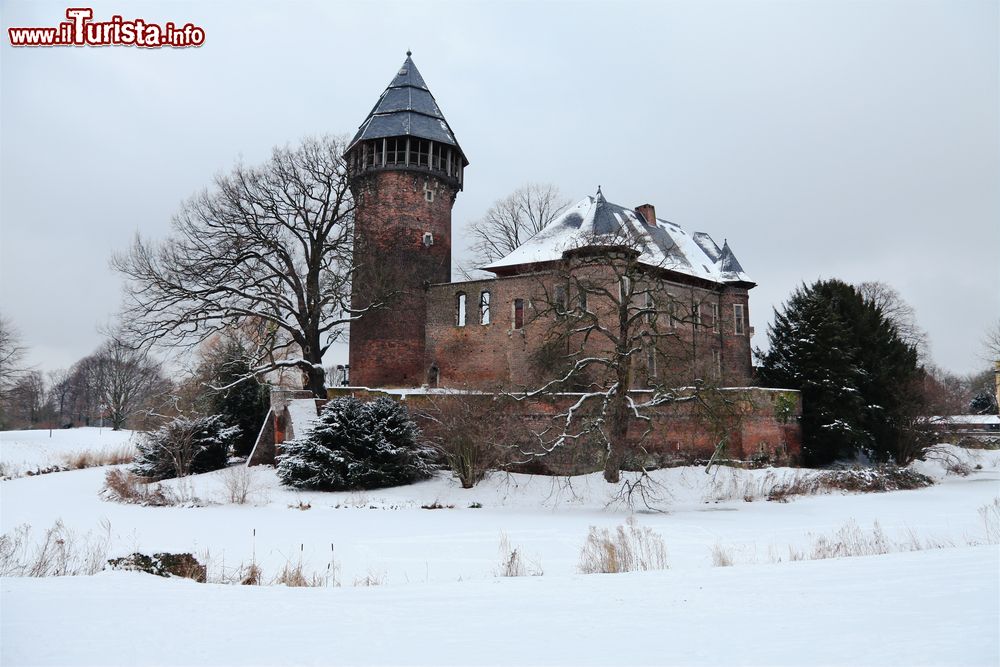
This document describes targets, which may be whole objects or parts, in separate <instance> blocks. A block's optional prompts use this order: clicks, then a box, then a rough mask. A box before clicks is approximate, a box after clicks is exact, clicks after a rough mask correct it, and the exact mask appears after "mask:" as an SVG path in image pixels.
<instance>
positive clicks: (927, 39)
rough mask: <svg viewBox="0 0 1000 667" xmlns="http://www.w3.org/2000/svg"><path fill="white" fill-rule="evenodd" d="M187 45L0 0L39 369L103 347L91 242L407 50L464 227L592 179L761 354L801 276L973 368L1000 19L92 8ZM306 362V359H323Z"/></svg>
mask: <svg viewBox="0 0 1000 667" xmlns="http://www.w3.org/2000/svg"><path fill="white" fill-rule="evenodd" d="M86 6H92V7H93V8H94V14H95V19H104V20H107V19H109V18H110V17H111V15H113V14H116V13H117V14H122V15H123V16H124V17H125V18H126V19H130V18H137V17H138V18H143V19H146V20H148V21H153V22H158V23H164V22H166V21H170V20H172V21H174V22H175V23H180V24H183V23H186V22H193V23H195V24H197V25H200V26H201V27H203V28H204V29H205V32H206V43H205V45H204V46H203V47H201V48H196V49H179V50H171V49H155V50H141V49H137V48H128V47H110V48H66V47H63V48H49V49H39V48H22V49H13V48H11V47H10V46H9V41H8V39H7V34H6V29H7V27H8V26H11V25H14V26H54V25H56V24H57V23H58V22H59V21H60V20H63V17H64V12H65V9H66V7H67V4H66V3H58V4H56V3H48V2H31V3H28V2H9V1H4V2H3V6H2V17H0V18H2V24H3V37H2V41H3V46H2V47H0V94H2V98H0V111H2V116H0V151H2V156H0V170H2V171H0V178H2V184H0V185H2V190H0V311H2V312H3V313H4V314H5V315H6V316H8V317H10V318H11V319H12V320H13V321H14V323H15V325H16V326H17V327H18V328H19V329H20V331H21V332H22V334H23V337H24V341H25V343H27V344H28V345H30V347H31V354H30V360H31V361H32V362H34V363H36V364H37V365H38V366H39V367H40V368H42V369H43V370H52V369H56V368H60V367H65V366H68V365H70V364H72V363H73V362H74V361H76V360H77V359H79V358H80V357H82V356H84V355H85V354H88V353H89V352H90V351H91V350H92V349H93V348H94V347H96V346H97V344H98V343H99V342H100V336H99V334H98V332H97V328H98V327H99V326H100V325H102V324H104V323H106V322H108V321H109V320H110V318H111V317H112V316H113V313H114V311H115V310H116V308H117V304H118V301H119V289H120V279H119V277H118V276H117V275H115V274H113V273H112V272H111V271H110V270H109V269H108V258H109V256H110V254H111V253H112V252H113V251H115V250H118V249H123V248H125V247H126V246H127V245H128V243H129V241H130V239H131V237H132V235H133V234H134V232H135V231H136V230H140V231H141V232H142V233H143V234H144V235H146V236H151V237H162V236H164V235H165V234H166V233H167V231H168V224H169V219H170V216H171V215H172V214H173V213H174V211H176V209H177V207H178V205H179V203H180V202H181V201H182V200H184V199H186V198H187V197H188V196H190V195H192V194H194V193H195V192H196V191H198V190H199V189H200V188H202V187H204V186H206V185H208V183H209V181H210V179H211V177H212V176H213V174H215V173H216V172H218V171H220V170H228V169H229V168H230V167H231V166H232V165H233V164H234V162H235V161H237V160H238V159H240V158H241V157H242V159H243V160H244V161H246V162H248V163H256V162H259V161H261V160H262V159H264V158H265V157H266V156H267V155H268V153H269V151H270V149H271V147H272V146H274V145H276V144H285V143H289V142H291V143H294V142H297V141H298V140H299V139H300V138H302V137H303V136H306V135H310V134H322V133H335V134H336V133H343V134H352V133H353V132H354V131H355V130H356V128H357V126H358V124H359V123H360V122H361V121H362V120H363V119H364V117H365V115H366V114H367V112H368V111H369V109H370V108H371V106H372V105H373V104H374V103H375V101H376V100H377V98H378V96H379V95H380V94H381V92H382V90H383V89H384V87H385V86H386V84H388V82H389V81H390V79H391V78H392V76H393V75H394V74H395V71H396V69H397V68H398V67H399V65H400V63H401V62H402V61H403V58H404V56H405V51H406V49H407V48H411V49H412V50H413V59H414V61H415V62H416V64H417V66H418V67H419V68H420V71H421V73H422V74H423V76H424V78H425V79H426V80H427V83H428V85H429V87H430V89H431V92H433V93H434V95H435V97H436V98H437V101H438V103H439V105H440V106H441V108H442V110H443V111H444V113H445V116H446V117H447V118H448V120H449V122H450V124H451V126H452V128H453V129H454V131H455V133H456V135H457V137H458V140H459V141H460V142H461V144H462V147H463V149H464V150H465V151H466V153H467V154H468V157H469V160H470V161H471V165H470V167H469V169H468V170H467V172H466V189H465V191H464V192H463V193H462V194H461V195H460V196H459V198H458V202H457V204H456V205H455V209H454V221H455V230H454V233H455V245H456V246H457V247H461V246H462V245H464V227H465V225H466V224H467V223H468V222H469V221H471V220H473V219H475V218H476V217H478V216H480V215H482V213H483V212H484V211H485V210H486V208H487V207H488V206H489V205H490V204H491V203H492V202H493V201H494V200H496V199H498V198H500V197H502V196H504V195H506V194H507V193H509V192H510V191H511V190H513V189H514V188H516V187H518V186H519V185H521V184H523V183H525V182H527V181H540V182H549V183H553V184H555V185H557V186H558V187H559V188H560V189H561V190H562V192H563V194H565V195H566V196H568V197H569V198H571V199H573V200H574V201H575V200H578V199H580V198H582V197H583V196H584V195H587V194H591V193H592V192H593V191H594V190H595V189H596V186H597V185H598V184H600V185H601V186H603V190H604V193H605V195H606V196H607V198H608V199H609V200H610V201H613V202H615V203H618V204H622V205H630V206H634V205H637V204H640V203H645V202H649V203H652V204H654V205H655V206H656V211H657V215H658V216H659V217H661V218H667V219H670V220H673V221H675V222H677V223H680V224H681V225H682V226H684V227H685V228H686V229H687V230H688V231H706V232H708V233H710V234H711V235H712V236H713V237H714V238H715V239H716V241H717V242H719V243H720V245H721V243H722V240H723V239H728V240H729V242H730V245H731V246H732V248H733V250H734V252H735V253H736V255H737V257H739V259H740V261H741V262H742V264H743V266H744V268H745V269H746V270H747V272H748V273H749V274H750V275H751V277H753V278H754V279H755V280H756V281H757V282H758V283H759V286H758V287H757V288H756V289H754V290H753V291H752V292H751V301H750V304H751V320H752V323H753V325H754V326H755V327H756V330H757V334H756V336H755V337H754V341H753V342H754V344H755V345H764V344H765V343H766V338H765V334H764V332H765V329H766V325H767V323H768V322H769V321H770V319H771V310H772V307H773V306H776V305H778V304H780V303H781V302H782V301H784V300H785V299H786V298H787V296H788V295H789V293H790V292H791V291H792V290H793V289H794V288H795V287H796V286H797V285H799V284H800V283H801V282H803V281H807V282H809V281H813V280H815V279H816V278H819V277H824V278H831V277H836V278H842V279H844V280H847V281H849V282H858V281H863V280H881V281H884V282H887V283H889V284H891V285H892V286H894V287H895V288H897V289H898V290H899V291H900V292H901V293H902V295H903V297H904V298H905V299H906V300H907V301H909V302H910V303H911V304H912V305H913V306H914V308H915V309H916V314H917V318H918V321H919V324H920V325H921V326H922V327H923V328H924V329H926V330H927V332H928V334H929V336H930V342H931V353H932V356H933V358H934V360H935V361H936V362H937V363H939V364H940V365H942V366H944V367H946V368H948V369H951V370H954V371H956V372H970V371H974V370H978V369H980V368H982V367H984V366H985V363H984V361H983V360H982V358H981V357H980V355H981V354H982V348H981V345H980V341H981V339H982V337H983V335H984V333H985V331H986V329H987V328H988V327H989V326H990V324H991V323H995V322H996V321H997V319H998V318H1000V138H998V119H1000V109H998V97H1000V95H998V85H1000V84H998V25H1000V14H998V3H997V2H996V1H993V2H983V1H976V2H968V1H962V0H942V1H939V2H920V1H917V2H913V1H910V0H906V1H902V2H879V1H873V2H843V1H841V0H835V1H834V0H831V1H829V2H822V1H817V2H804V1H803V2H793V1H782V2H703V1H702V2H676V3H661V2H624V3H622V2H618V3H613V4H612V3H611V2H593V3H585V2H512V3H500V2H420V1H414V2H405V3H385V2H354V3H332V2H330V3H308V2H291V3H281V4H279V3H276V2H275V3H260V2H236V1H231V2H224V1H217V2H169V3H168V2H128V3H126V2H117V3H108V2H97V3H94V4H89V5H86ZM338 356H345V357H346V354H344V352H343V351H342V350H340V351H338V354H337V355H331V354H328V355H327V359H326V361H327V362H328V363H335V362H337V361H341V359H339V358H337V357H338Z"/></svg>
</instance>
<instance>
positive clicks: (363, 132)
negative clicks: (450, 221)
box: [347, 51, 469, 165]
mask: <svg viewBox="0 0 1000 667" xmlns="http://www.w3.org/2000/svg"><path fill="white" fill-rule="evenodd" d="M404 136H412V137H419V138H421V139H430V140H431V141H437V142H438V143H442V144H447V145H450V146H454V147H455V148H457V149H458V151H459V153H461V154H462V159H463V161H464V164H466V165H467V164H469V161H468V160H467V159H466V158H465V154H464V153H462V148H461V147H460V146H459V145H458V141H457V140H456V139H455V133H454V132H452V131H451V126H450V125H448V121H447V120H445V117H444V114H443V113H441V108H440V107H438V105H437V102H436V101H435V100H434V96H433V95H431V91H430V90H429V89H428V88H427V84H426V83H425V82H424V77H422V76H420V71H419V70H418V69H417V66H416V65H414V64H413V59H412V58H411V57H410V52H409V51H407V52H406V60H404V61H403V65H402V67H400V68H399V72H397V73H396V76H395V77H393V79H392V81H391V82H390V83H389V87H388V88H386V89H385V92H384V93H382V96H381V97H380V98H379V100H378V102H376V103H375V107H374V108H373V109H372V110H371V112H370V113H369V114H368V117H367V118H365V120H364V122H363V123H361V126H360V127H359V128H358V133H357V134H355V135H354V139H352V140H351V143H350V146H348V149H347V150H348V151H350V150H351V149H352V148H354V146H355V145H356V144H357V143H358V142H359V141H365V140H368V139H381V138H383V137H404Z"/></svg>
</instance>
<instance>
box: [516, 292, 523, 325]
mask: <svg viewBox="0 0 1000 667" xmlns="http://www.w3.org/2000/svg"><path fill="white" fill-rule="evenodd" d="M514 328H515V329H523V328H524V299H514Z"/></svg>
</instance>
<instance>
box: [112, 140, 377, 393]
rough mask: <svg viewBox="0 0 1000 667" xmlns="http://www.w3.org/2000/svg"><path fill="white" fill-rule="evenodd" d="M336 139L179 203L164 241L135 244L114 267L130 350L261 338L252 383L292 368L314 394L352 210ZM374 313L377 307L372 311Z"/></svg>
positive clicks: (340, 326)
mask: <svg viewBox="0 0 1000 667" xmlns="http://www.w3.org/2000/svg"><path fill="white" fill-rule="evenodd" d="M343 152H344V144H343V142H342V141H341V140H340V139H336V138H332V137H323V138H320V139H309V140H305V141H303V142H302V143H301V144H300V145H299V146H296V147H286V148H277V149H275V150H274V151H273V153H272V155H271V158H270V159H269V160H268V161H267V162H265V163H264V164H262V165H261V166H259V167H246V166H243V165H238V166H236V167H235V168H234V169H233V170H232V171H231V172H230V173H229V174H224V175H220V176H217V177H216V178H215V181H214V183H213V184H212V186H211V187H210V188H209V189H207V190H205V191H204V192H202V193H200V194H198V195H196V196H194V197H193V198H191V199H190V200H189V201H188V202H186V203H185V204H184V205H183V207H182V208H181V210H180V212H179V213H178V214H177V215H176V216H174V218H173V220H172V232H171V234H170V236H169V237H168V238H166V239H165V240H163V241H150V240H148V239H143V238H142V237H140V236H137V237H136V239H135V241H134V243H133V244H132V247H131V248H130V249H129V250H128V251H127V252H124V253H121V254H118V255H116V256H115V257H114V258H113V260H112V265H113V266H114V268H116V269H117V270H118V271H120V272H121V273H122V274H124V276H125V277H126V288H125V304H124V310H123V313H122V325H123V327H124V328H125V330H126V331H127V333H128V334H130V336H131V339H132V340H135V341H137V342H140V343H160V344H167V345H197V344H198V343H201V342H202V341H204V340H206V339H208V338H209V337H211V336H213V335H214V334H216V333H219V332H223V331H226V330H231V329H234V328H238V327H240V326H244V325H245V324H246V323H247V322H253V323H257V324H260V325H262V326H263V328H264V330H265V331H266V335H265V336H263V337H262V338H261V340H260V344H259V346H258V349H256V350H253V351H252V362H251V369H250V370H251V371H252V372H253V373H255V374H258V375H259V374H263V373H267V372H269V371H272V370H276V369H279V368H289V367H294V368H297V369H299V370H300V371H301V372H302V374H303V378H304V379H303V386H304V387H305V388H307V389H310V390H312V391H313V392H315V393H316V394H317V395H323V393H324V389H325V387H324V379H325V378H324V370H323V366H322V362H323V354H324V353H325V352H326V351H327V349H328V348H329V346H330V345H331V343H333V342H334V341H336V340H338V339H339V338H341V337H342V336H344V335H346V327H345V325H346V324H347V323H348V322H349V321H350V320H351V318H353V317H357V316H359V315H360V313H359V312H357V311H356V310H352V309H351V300H350V292H351V290H350V285H351V277H352V271H353V269H354V267H352V263H351V247H352V241H353V223H354V202H353V199H352V197H351V193H350V190H349V188H348V182H347V181H348V179H347V167H346V164H345V163H344V160H343V157H342V155H343ZM376 305H377V304H376Z"/></svg>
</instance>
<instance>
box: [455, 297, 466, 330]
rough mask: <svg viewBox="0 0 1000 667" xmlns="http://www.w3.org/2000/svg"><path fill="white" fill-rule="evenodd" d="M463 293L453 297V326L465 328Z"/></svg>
mask: <svg viewBox="0 0 1000 667" xmlns="http://www.w3.org/2000/svg"><path fill="white" fill-rule="evenodd" d="M465 310H466V309H465V292H459V293H458V294H456V295H455V326H459V327H464V326H465Z"/></svg>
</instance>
